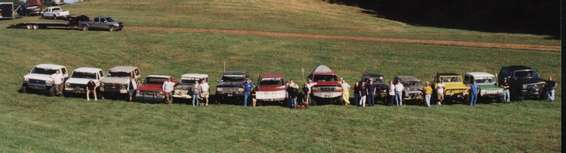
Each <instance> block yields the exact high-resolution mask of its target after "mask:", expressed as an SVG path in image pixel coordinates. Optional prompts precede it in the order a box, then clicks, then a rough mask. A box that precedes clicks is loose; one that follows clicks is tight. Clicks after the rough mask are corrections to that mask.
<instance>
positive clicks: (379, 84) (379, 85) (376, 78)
mask: <svg viewBox="0 0 566 153" xmlns="http://www.w3.org/2000/svg"><path fill="white" fill-rule="evenodd" d="M369 80H372V81H373V86H374V87H375V88H376V91H375V98H376V100H378V101H382V102H384V103H385V100H386V99H387V92H388V90H389V85H387V83H386V82H385V78H384V76H383V75H382V74H380V73H372V72H365V73H363V74H362V77H361V79H360V81H358V84H360V85H361V84H362V81H363V82H368V81H369ZM354 93H355V94H357V93H358V91H354ZM376 102H377V101H376ZM356 103H357V102H356Z"/></svg>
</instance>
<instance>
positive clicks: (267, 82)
mask: <svg viewBox="0 0 566 153" xmlns="http://www.w3.org/2000/svg"><path fill="white" fill-rule="evenodd" d="M259 84H260V85H283V82H282V81H281V80H275V79H269V80H261V82H259Z"/></svg>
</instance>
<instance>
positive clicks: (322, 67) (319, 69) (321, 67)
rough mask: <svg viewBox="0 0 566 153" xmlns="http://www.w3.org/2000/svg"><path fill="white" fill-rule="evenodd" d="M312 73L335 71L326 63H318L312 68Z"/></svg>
mask: <svg viewBox="0 0 566 153" xmlns="http://www.w3.org/2000/svg"><path fill="white" fill-rule="evenodd" d="M312 73H313V74H314V73H334V71H332V69H330V68H329V67H328V66H326V65H318V66H316V67H315V68H314V69H313V70H312Z"/></svg>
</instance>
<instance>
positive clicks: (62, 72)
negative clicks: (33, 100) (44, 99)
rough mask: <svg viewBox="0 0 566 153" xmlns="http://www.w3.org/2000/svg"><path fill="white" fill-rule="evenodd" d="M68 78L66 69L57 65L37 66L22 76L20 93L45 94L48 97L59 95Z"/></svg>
mask: <svg viewBox="0 0 566 153" xmlns="http://www.w3.org/2000/svg"><path fill="white" fill-rule="evenodd" d="M67 78H69V74H68V72H67V68H66V67H65V66H63V65H57V64H39V65H36V66H34V67H33V69H32V70H31V71H30V72H29V73H28V74H26V75H25V76H24V80H23V82H22V87H21V91H22V92H24V93H25V92H28V91H31V90H35V91H41V92H47V94H48V95H49V96H56V95H61V94H62V93H63V84H64V82H65V80H67Z"/></svg>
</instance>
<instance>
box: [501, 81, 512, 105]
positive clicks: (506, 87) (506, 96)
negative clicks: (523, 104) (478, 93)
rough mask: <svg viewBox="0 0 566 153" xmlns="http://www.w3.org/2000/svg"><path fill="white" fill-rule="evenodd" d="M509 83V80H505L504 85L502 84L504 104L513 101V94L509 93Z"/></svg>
mask: <svg viewBox="0 0 566 153" xmlns="http://www.w3.org/2000/svg"><path fill="white" fill-rule="evenodd" d="M509 87H510V86H509V83H508V82H507V79H503V83H502V84H501V88H503V102H506V103H507V102H510V101H511V92H510V91H509Z"/></svg>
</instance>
